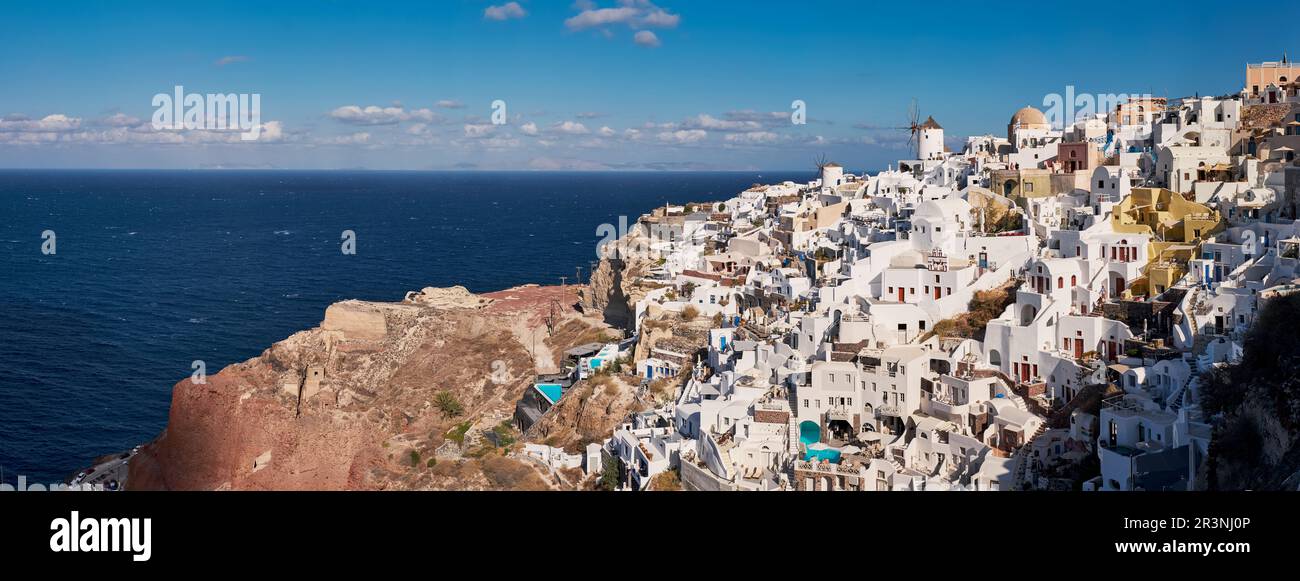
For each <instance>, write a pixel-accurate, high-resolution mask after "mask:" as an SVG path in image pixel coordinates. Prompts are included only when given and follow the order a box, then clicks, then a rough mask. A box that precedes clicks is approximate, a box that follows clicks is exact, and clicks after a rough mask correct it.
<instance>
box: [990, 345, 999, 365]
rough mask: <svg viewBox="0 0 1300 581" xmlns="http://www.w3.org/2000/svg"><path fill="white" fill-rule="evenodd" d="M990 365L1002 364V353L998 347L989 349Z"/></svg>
mask: <svg viewBox="0 0 1300 581" xmlns="http://www.w3.org/2000/svg"><path fill="white" fill-rule="evenodd" d="M989 365H992V366H994V367H1001V366H1002V354H1001V353H998V350H997V349H993V350H991V351H989Z"/></svg>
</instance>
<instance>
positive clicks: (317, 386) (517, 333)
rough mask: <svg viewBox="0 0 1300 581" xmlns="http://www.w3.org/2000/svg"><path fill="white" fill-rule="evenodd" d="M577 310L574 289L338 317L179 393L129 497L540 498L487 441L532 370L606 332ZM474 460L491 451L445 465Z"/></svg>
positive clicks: (141, 459)
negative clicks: (496, 492)
mask: <svg viewBox="0 0 1300 581" xmlns="http://www.w3.org/2000/svg"><path fill="white" fill-rule="evenodd" d="M576 303H577V293H576V289H575V287H539V286H535V285H533V286H526V287H519V288H515V289H510V290H506V291H501V292H497V293H488V294H485V295H474V294H472V293H469V292H468V291H466V290H465V289H463V288H459V287H456V288H451V289H424V290H423V291H420V292H417V293H410V294H409V295H408V297H407V299H406V300H404V301H402V302H398V303H375V302H363V301H344V302H341V303H337V304H334V305H331V306H330V307H329V308H328V309H327V310H326V313H325V318H324V321H323V322H322V324H321V326H320V327H319V328H316V329H311V330H308V331H302V332H299V333H296V334H294V335H292V336H290V337H289V338H287V339H285V340H283V341H280V342H278V343H276V344H274V345H272V346H271V347H270V348H269V349H267V350H266V351H265V352H263V353H262V354H261V355H260V356H258V357H255V358H253V359H250V360H248V361H245V362H243V363H238V364H234V365H231V366H229V367H226V368H225V369H223V370H222V371H221V372H220V373H217V374H216V375H213V376H210V377H208V378H206V380H205V381H204V382H202V383H196V382H194V381H192V380H190V379H186V380H184V381H181V382H180V383H178V384H176V386H175V387H174V389H173V393H172V405H171V411H170V414H169V417H168V424H167V427H166V428H165V429H164V431H163V432H162V434H160V435H159V436H158V438H157V439H155V440H154V441H153V442H151V443H149V444H147V445H146V446H144V448H143V450H142V452H141V453H140V454H139V455H138V456H137V457H136V458H135V459H134V460H133V461H132V463H131V472H130V476H129V478H128V484H127V486H128V488H130V489H137V490H138V489H171V490H210V489H240V490H242V489H267V490H302V489H324V490H339V489H348V490H358V489H360V490H372V489H426V488H499V487H515V486H518V487H525V488H527V487H539V486H540V487H544V485H541V484H539V483H540V482H542V481H544V480H545V475H544V474H540V475H539V474H534V472H535V471H533V470H532V468H529V467H528V466H527V465H526V464H520V465H518V466H516V465H514V464H512V463H513V462H515V461H514V460H510V459H509V458H503V457H502V452H503V450H498V449H497V448H492V446H493V445H494V444H493V443H492V442H489V441H487V438H484V437H481V434H485V433H486V434H492V433H494V430H497V431H500V430H503V429H506V428H504V427H503V426H502V424H503V422H508V419H509V418H510V415H511V413H512V410H513V406H514V404H515V402H516V401H517V400H518V399H519V397H520V395H521V394H522V393H523V390H525V389H527V388H528V387H529V386H530V385H531V384H532V381H533V378H534V374H535V373H536V370H539V369H541V370H545V369H555V368H556V367H557V365H558V363H559V362H558V360H557V359H556V354H557V353H563V351H564V350H565V349H568V348H570V347H573V346H575V345H577V344H579V343H580V342H581V341H586V340H589V339H590V336H591V335H592V334H593V333H596V334H600V333H605V332H607V327H606V326H605V325H604V324H603V323H602V322H601V321H600V320H599V319H597V318H593V317H587V316H584V315H583V314H582V313H581V312H580V311H578V310H576V309H575V308H574V306H575V305H576ZM553 330H554V331H553ZM559 330H563V334H561V333H560V332H559ZM553 333H554V336H552V334H553ZM456 408H459V409H456ZM506 426H508V423H507V424H506ZM460 428H464V429H460ZM452 440H458V441H457V442H454V444H455V445H451V444H452V443H453V442H452ZM472 446H480V447H484V446H486V447H489V448H491V449H490V450H488V451H487V453H480V454H474V455H473V456H474V457H473V458H469V459H460V458H459V455H456V454H453V455H452V456H453V457H451V458H449V457H448V456H447V455H445V454H443V455H440V450H442V451H445V450H447V449H448V448H449V447H450V448H455V449H457V450H460V449H462V448H464V449H469V448H471V447H472ZM494 458H495V459H494ZM539 476H541V478H539Z"/></svg>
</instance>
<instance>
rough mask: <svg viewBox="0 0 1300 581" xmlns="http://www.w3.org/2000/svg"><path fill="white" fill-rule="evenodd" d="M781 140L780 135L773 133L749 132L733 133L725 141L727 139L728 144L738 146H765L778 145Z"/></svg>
mask: <svg viewBox="0 0 1300 581" xmlns="http://www.w3.org/2000/svg"><path fill="white" fill-rule="evenodd" d="M780 138H781V136H780V135H777V134H776V133H773V132H771V131H749V132H746V133H732V134H729V135H727V136H726V137H725V138H724V139H726V140H727V142H728V143H734V144H737V145H763V144H768V143H776V141H777V140H778V139H780Z"/></svg>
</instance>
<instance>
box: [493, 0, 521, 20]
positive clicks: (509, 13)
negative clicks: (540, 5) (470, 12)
mask: <svg viewBox="0 0 1300 581" xmlns="http://www.w3.org/2000/svg"><path fill="white" fill-rule="evenodd" d="M525 16H528V11H527V10H524V7H523V6H520V5H519V3H518V2H506V3H505V4H502V5H500V6H488V7H487V9H486V10H484V11H483V17H484V18H486V19H488V20H510V19H512V18H523V17H525Z"/></svg>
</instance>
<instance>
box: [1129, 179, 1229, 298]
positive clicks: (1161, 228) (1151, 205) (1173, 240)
mask: <svg viewBox="0 0 1300 581" xmlns="http://www.w3.org/2000/svg"><path fill="white" fill-rule="evenodd" d="M1111 226H1112V228H1113V229H1114V230H1115V232H1117V233H1123V234H1145V235H1148V236H1150V237H1151V243H1150V246H1149V247H1148V248H1147V256H1149V257H1150V261H1149V262H1148V263H1147V266H1146V269H1145V280H1144V281H1143V280H1139V281H1134V283H1133V285H1132V287H1131V290H1132V292H1133V294H1135V295H1148V296H1150V295H1157V294H1160V293H1163V292H1164V291H1165V289H1168V288H1169V287H1170V286H1173V284H1174V283H1176V282H1178V280H1179V279H1181V278H1182V277H1183V275H1184V274H1187V261H1188V260H1191V259H1192V258H1195V257H1197V256H1200V252H1201V243H1202V242H1203V241H1204V240H1206V239H1207V238H1209V237H1211V236H1213V235H1215V234H1217V233H1218V232H1220V231H1221V230H1223V229H1224V228H1226V227H1227V222H1226V221H1225V220H1223V218H1222V217H1221V216H1220V215H1219V213H1218V212H1217V211H1215V210H1212V209H1210V208H1209V207H1208V206H1205V205H1203V204H1198V203H1196V202H1193V201H1191V200H1188V199H1187V198H1185V197H1183V195H1182V194H1179V193H1177V192H1174V191H1171V190H1166V189H1164V188H1133V193H1132V194H1131V195H1130V196H1128V197H1127V198H1124V200H1123V201H1121V202H1120V203H1119V205H1118V206H1116V207H1115V210H1114V213H1113V214H1112V215H1111Z"/></svg>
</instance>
